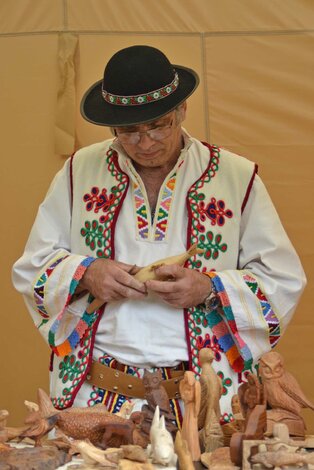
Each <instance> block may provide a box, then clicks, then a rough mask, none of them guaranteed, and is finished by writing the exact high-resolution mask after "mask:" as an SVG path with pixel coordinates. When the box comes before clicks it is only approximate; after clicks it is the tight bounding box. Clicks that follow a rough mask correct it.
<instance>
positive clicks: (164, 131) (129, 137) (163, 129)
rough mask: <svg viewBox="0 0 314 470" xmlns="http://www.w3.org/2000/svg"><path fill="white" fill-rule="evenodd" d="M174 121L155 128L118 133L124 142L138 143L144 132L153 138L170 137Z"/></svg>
mask: <svg viewBox="0 0 314 470" xmlns="http://www.w3.org/2000/svg"><path fill="white" fill-rule="evenodd" d="M172 123H173V121H171V123H170V124H167V125H166V126H160V127H155V128H154V129H148V130H147V131H143V132H121V133H117V134H116V135H117V137H118V139H119V140H120V142H122V143H123V144H138V143H139V141H140V139H141V135H144V134H146V135H148V137H149V138H150V139H152V140H162V139H165V138H166V137H169V135H170V134H171V128H172Z"/></svg>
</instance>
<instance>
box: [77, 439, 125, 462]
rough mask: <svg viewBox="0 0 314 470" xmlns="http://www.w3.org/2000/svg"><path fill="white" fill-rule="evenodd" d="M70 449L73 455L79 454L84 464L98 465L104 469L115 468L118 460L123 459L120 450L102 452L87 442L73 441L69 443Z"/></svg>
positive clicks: (113, 449)
mask: <svg viewBox="0 0 314 470" xmlns="http://www.w3.org/2000/svg"><path fill="white" fill-rule="evenodd" d="M71 449H72V452H73V454H80V456H81V457H82V459H83V460H84V463H85V464H86V465H90V466H95V465H97V464H98V465H101V466H102V467H104V466H105V467H106V468H107V467H108V468H117V464H118V462H119V460H120V459H122V458H123V451H122V449H121V450H120V449H116V448H112V449H107V450H102V449H99V448H98V447H95V446H94V445H93V444H92V443H91V442H90V441H89V440H85V441H77V440H73V441H71Z"/></svg>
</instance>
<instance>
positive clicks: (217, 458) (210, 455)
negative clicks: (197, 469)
mask: <svg viewBox="0 0 314 470" xmlns="http://www.w3.org/2000/svg"><path fill="white" fill-rule="evenodd" d="M201 462H202V464H203V465H204V466H205V467H206V468H209V469H210V470H236V469H239V467H236V466H235V465H234V463H233V462H232V461H231V459H230V449H229V447H220V448H219V449H215V450H214V451H213V452H206V453H204V454H202V455H201Z"/></svg>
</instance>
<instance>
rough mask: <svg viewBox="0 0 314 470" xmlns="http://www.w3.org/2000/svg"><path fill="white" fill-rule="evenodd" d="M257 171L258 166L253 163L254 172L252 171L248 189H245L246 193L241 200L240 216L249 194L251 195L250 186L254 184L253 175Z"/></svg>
mask: <svg viewBox="0 0 314 470" xmlns="http://www.w3.org/2000/svg"><path fill="white" fill-rule="evenodd" d="M257 171H258V165H257V164H256V163H255V165H254V170H253V174H252V176H251V179H250V182H249V184H248V187H247V189H246V193H245V196H244V199H243V202H242V206H241V214H243V211H244V209H245V206H246V204H247V202H248V199H249V197H250V193H251V189H252V186H253V183H254V178H255V175H256V174H257Z"/></svg>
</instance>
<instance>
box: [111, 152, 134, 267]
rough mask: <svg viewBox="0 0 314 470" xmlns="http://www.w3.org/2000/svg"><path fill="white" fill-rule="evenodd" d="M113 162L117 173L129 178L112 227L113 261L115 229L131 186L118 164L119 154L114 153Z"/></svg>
mask: <svg viewBox="0 0 314 470" xmlns="http://www.w3.org/2000/svg"><path fill="white" fill-rule="evenodd" d="M112 161H113V164H114V166H115V167H116V169H117V171H118V172H119V173H120V174H123V175H125V176H126V178H127V181H128V182H127V186H126V189H125V191H124V193H123V195H122V197H121V200H120V204H119V206H118V207H117V208H116V210H115V212H114V217H113V221H112V225H111V240H110V241H111V259H114V255H115V242H114V235H115V229H116V224H117V220H118V217H119V214H120V211H121V208H122V205H123V201H124V199H125V197H126V194H127V192H128V189H129V184H130V178H129V177H128V175H127V174H126V173H125V172H124V171H122V170H121V168H120V165H119V162H118V154H117V152H115V153H114V155H113V158H112Z"/></svg>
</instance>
